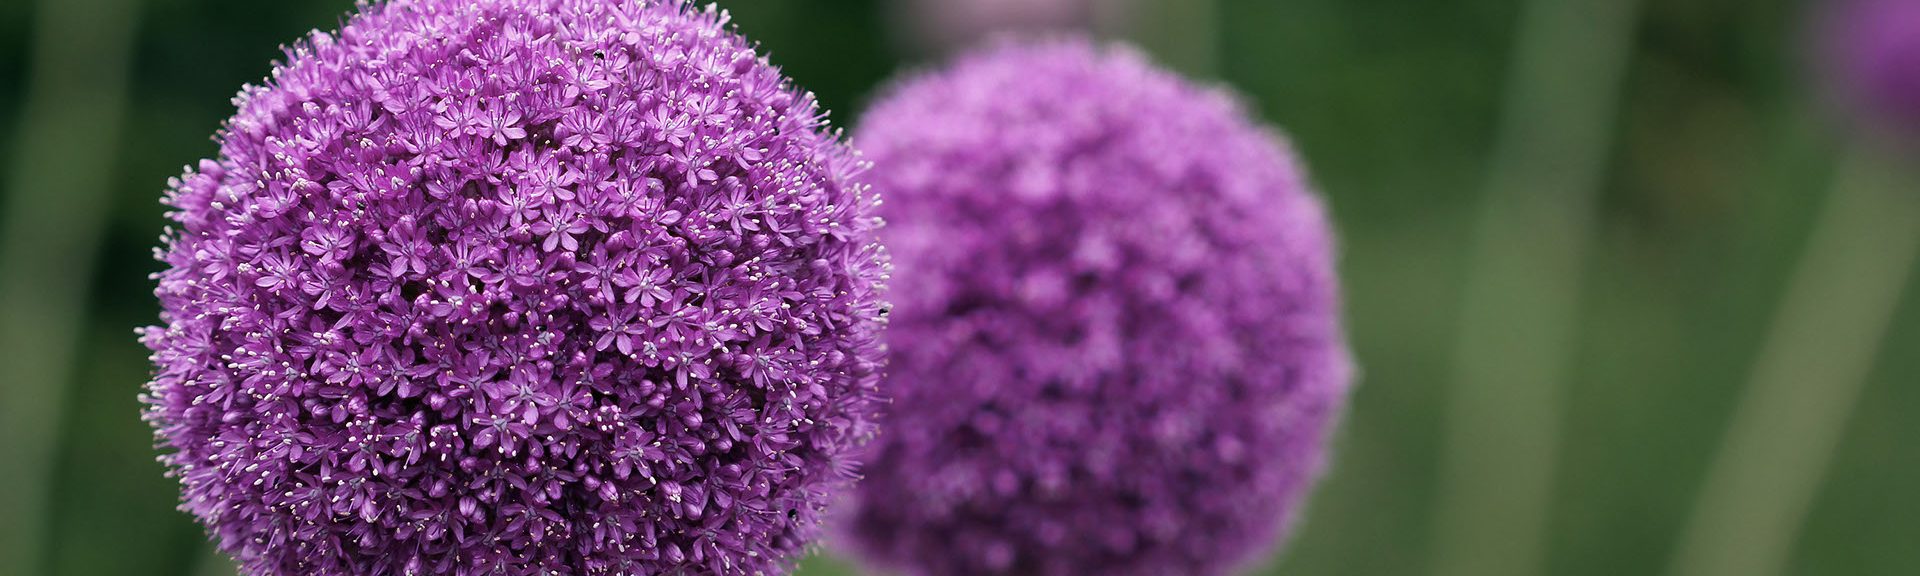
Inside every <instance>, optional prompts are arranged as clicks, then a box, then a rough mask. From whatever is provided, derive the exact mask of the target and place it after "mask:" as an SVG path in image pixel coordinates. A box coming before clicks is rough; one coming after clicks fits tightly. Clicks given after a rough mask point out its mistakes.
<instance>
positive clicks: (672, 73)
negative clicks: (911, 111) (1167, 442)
mask: <svg viewBox="0 0 1920 576" xmlns="http://www.w3.org/2000/svg"><path fill="white" fill-rule="evenodd" d="M236 104H237V105H238V106H239V111H238V114H237V115H236V116H234V117H233V119H232V120H230V121H229V122H228V123H227V125H226V127H225V129H224V130H223V131H222V132H221V133H220V135H219V138H218V141H219V144H220V151H219V155H218V156H217V157H216V158H214V159H210V160H205V161H202V162H201V163H200V164H199V165H198V167H197V168H192V169H190V170H189V171H188V173H187V174H185V175H184V176H183V177H181V178H180V179H178V180H176V181H173V182H172V183H171V187H172V188H171V190H170V192H169V193H168V195H167V197H166V203H167V204H168V205H170V206H171V207H172V208H173V210H172V211H170V212H169V218H171V219H172V220H173V221H174V222H175V223H176V225H177V226H176V227H174V228H171V229H169V230H168V232H167V233H166V234H165V236H164V237H163V239H162V240H163V242H164V245H163V246H162V247H161V248H160V249H159V250H158V256H159V258H160V259H161V260H162V261H163V262H164V263H165V264H166V265H167V268H166V269H165V271H163V272H160V273H159V274H157V280H158V282H159V288H158V290H157V291H156V293H157V295H158V296H159V299H160V303H161V305H162V309H163V312H162V314H161V325H160V326H156V327H152V328H147V329H145V330H143V331H142V340H143V342H144V343H145V344H146V345H147V346H148V347H150V348H151V349H152V351H153V361H154V364H155V366H156V371H155V374H154V377H153V380H152V382H151V383H150V384H149V386H148V390H147V393H146V394H145V395H144V396H143V401H144V402H145V403H146V404H147V413H146V417H147V419H148V421H150V422H151V423H152V424H153V425H154V427H155V428H156V430H157V436H158V439H159V443H160V444H161V446H162V448H163V449H165V450H166V451H167V453H166V454H165V455H164V456H162V458H161V460H162V461H163V462H164V463H166V464H167V465H168V466H169V468H170V470H171V472H172V474H174V475H176V476H177V477H178V479H179V481H180V483H181V485H182V487H183V491H184V503H183V504H182V506H181V508H182V509H183V510H185V511H187V512H190V513H192V514H193V515H194V516H196V517H197V518H198V519H199V520H200V521H202V522H203V523H205V524H206V526H207V527H208V529H209V531H210V532H211V534H212V535H213V536H214V537H215V538H216V540H217V542H218V544H219V546H220V548H221V549H223V550H225V551H226V552H228V553H230V554H232V555H234V556H235V558H237V559H238V560H239V562H240V563H241V565H242V567H243V569H244V571H245V572H247V573H249V574H260V575H265V574H300V575H349V574H354V575H357V574H369V575H373V574H377V575H400V574H543V575H544V574H567V575H585V574H620V575H649V574H696V573H697V574H763V573H780V572H783V571H785V570H786V569H787V568H788V567H789V565H790V563H791V562H792V558H793V557H794V555H795V554H796V552H797V551H799V550H801V549H802V548H803V546H805V544H806V543H807V542H808V541H809V540H810V539H811V538H812V537H813V536H814V535H815V533H816V532H817V531H818V518H819V516H820V513H821V510H822V508H823V506H824V505H825V503H826V502H827V501H828V499H829V498H831V496H832V494H833V492H834V490H835V488H836V487H837V486H840V485H842V484H843V483H844V481H845V480H846V479H848V478H850V476H851V472H850V470H849V467H850V464H849V462H848V458H849V457H850V456H851V455H852V453H853V451H854V450H855V449H856V448H857V447H858V445H859V444H860V443H861V442H862V441H863V440H864V439H865V438H868V437H870V436H871V435H872V434H873V428H872V424H871V421H872V411H873V410H874V409H875V407H876V403H875V402H874V401H873V399H874V397H875V394H876V385H877V380H878V367H879V366H878V363H879V362H880V354H881V352H882V343H881V342H880V341H879V330H880V328H881V327H882V325H883V324H884V316H885V310H884V305H883V304H881V303H880V301H879V295H878V294H877V291H878V290H879V287H880V283H881V282H882V281H883V279H884V278H885V276H886V275H887V271H888V266H889V265H888V264H887V261H886V256H885V254H884V252H883V251H882V249H881V248H880V247H879V245H878V243H877V242H876V241H875V239H874V231H875V229H876V227H877V226H878V220H877V219H876V218H874V217H873V216H872V215H871V212H872V211H873V210H874V207H875V204H876V202H875V201H874V199H873V198H872V197H871V196H870V195H869V194H868V192H867V188H866V186H865V185H864V184H861V183H859V182H858V180H857V177H858V175H859V173H860V172H861V171H863V170H864V169H865V163H864V162H863V161H862V160H860V159H859V158H858V156H857V155H856V154H855V153H854V152H853V151H852V150H851V148H849V147H847V146H846V145H844V144H843V143H841V142H840V141H839V139H838V137H837V135H836V134H835V133H833V132H831V131H829V130H827V128H826V125H825V120H824V116H825V115H824V113H823V112H821V111H820V110H819V109H818V108H817V106H816V104H815V102H814V100H813V99H812V97H811V96H810V95H807V94H804V93H802V92H800V91H798V90H796V89H794V88H793V87H791V85H790V84H789V83H788V82H787V81H785V80H784V79H783V76H782V75H781V74H780V73H779V71H778V70H777V69H775V68H774V67H772V66H771V65H769V64H768V63H767V62H766V61H765V60H764V59H762V58H760V57H759V56H757V55H756V54H755V53H754V50H753V47H752V46H751V45H749V44H748V43H747V42H746V41H745V40H743V39H742V38H740V37H739V36H737V35H736V34H734V33H733V32H732V31H731V30H730V29H729V27H728V24H727V16H726V15H725V14H724V13H722V12H719V11H717V10H715V9H713V8H712V7H707V8H704V9H702V8H699V7H694V6H688V5H685V4H682V3H680V2H674V1H642V0H631V1H620V2H609V1H603V0H458V1H452V0H448V1H440V0H393V1H391V2H377V3H372V4H362V5H361V8H360V10H359V12H358V14H356V15H354V16H352V17H351V19H350V20H349V21H348V22H347V23H346V24H345V26H344V27H343V28H342V29H341V30H340V32H339V33H338V35H326V34H321V33H318V32H316V33H314V34H313V35H312V36H311V37H310V38H308V39H307V40H306V41H305V42H303V43H301V44H300V45H299V46H297V47H295V48H293V49H291V50H290V52H289V58H288V60H287V61H286V62H285V63H284V64H282V65H279V66H277V67H276V69H275V70H274V72H273V75H272V78H271V79H270V80H269V81H268V82H267V85H266V86H264V87H249V88H246V89H245V90H244V91H242V93H241V94H240V95H239V96H238V97H237V98H236Z"/></svg>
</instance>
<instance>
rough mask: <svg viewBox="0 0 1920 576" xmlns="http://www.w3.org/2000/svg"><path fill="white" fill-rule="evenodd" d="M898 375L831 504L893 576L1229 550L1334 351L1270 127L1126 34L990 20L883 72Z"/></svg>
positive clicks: (1337, 349)
mask: <svg viewBox="0 0 1920 576" xmlns="http://www.w3.org/2000/svg"><path fill="white" fill-rule="evenodd" d="M854 141H855V142H857V143H859V144H860V145H861V147H862V148H863V150H866V151H867V152H868V153H869V154H870V157H871V158H872V159H873V161H874V162H875V171H874V172H873V173H872V174H871V178H872V181H873V182H874V184H875V185H876V186H879V187H881V188H882V189H884V190H886V191H887V193H888V199H889V202H888V203H887V205H886V207H885V208H884V209H883V213H884V215H885V216H886V217H887V218H888V219H889V221H890V222H889V228H888V229H887V232H886V234H885V236H886V238H887V241H888V245H889V247H890V249H892V250H893V251H894V254H896V256H897V260H896V261H897V263H898V267H899V268H898V274H897V275H896V276H895V278H896V282H895V283H894V290H893V291H892V292H891V293H892V294H894V296H895V302H896V304H897V307H896V308H895V309H894V312H893V321H892V328H890V331H889V336H888V338H889V342H890V348H891V349H892V350H893V354H894V356H893V360H892V361H891V363H890V369H889V370H890V374H889V376H888V377H889V379H890V380H889V382H890V384H889V386H890V388H889V389H888V390H889V394H890V395H892V396H894V397H895V402H894V403H893V404H892V405H891V407H890V408H889V410H888V414H887V416H886V427H885V433H884V434H882V435H881V438H880V440H878V441H877V442H876V443H875V444H874V445H873V446H872V447H871V448H872V449H873V450H874V453H873V455H872V458H871V459H870V460H869V465H868V466H866V467H865V468H864V473H865V478H864V479H863V480H862V481H861V482H860V484H859V485H858V486H857V487H856V489H855V493H856V494H857V498H856V502H855V505H854V507H853V508H852V509H851V510H849V514H848V515H849V517H848V518H846V520H847V525H846V526H844V529H845V532H846V533H847V536H848V537H849V539H850V545H851V548H853V549H854V551H855V552H857V553H860V554H861V555H863V556H864V557H865V558H866V559H867V560H868V561H870V562H871V563H872V564H875V565H878V566H880V567H884V568H888V569H894V570H899V571H901V572H904V573H907V574H915V575H935V576H958V575H972V574H1037V575H1079V574H1103V575H1116V574H1117V575H1127V574H1138V575H1164V574H1190V575H1202V576H1205V575H1214V574H1221V573H1224V572H1226V571H1228V570H1231V569H1233V568H1235V567H1238V566H1241V565H1243V564H1245V563H1246V562H1248V561H1250V560H1253V559H1256V558H1257V556H1258V555H1259V554H1261V553H1262V552H1264V551H1266V550H1268V549H1269V548H1270V547H1271V546H1273V545H1274V543H1275V542H1276V541H1277V540H1278V539H1279V537H1280V535H1281V533H1282V532H1284V531H1285V527H1286V526H1287V525H1288V523H1290V522H1291V521H1292V520H1293V519H1294V518H1295V517H1296V513H1297V510H1298V508H1299V505H1300V502H1301V500H1302V498H1303V496H1304V494H1305V493H1306V491H1307V489H1308V487H1309V486H1310V484H1312V482H1313V480H1314V479H1315V478H1316V476H1317V475H1318V473H1319V471H1320V470H1321V467H1322V463H1323V461H1324V458H1325V455H1324V442H1325V437H1326V435H1327V433H1328V428H1329V426H1330V423H1331V422H1332V420H1333V419H1334V418H1335V417H1336V416H1337V415H1338V413H1339V412H1340V411H1341V410H1342V406H1343V405H1344V401H1345V397H1346V391H1347V387H1348V381H1349V372H1350V369H1349V364H1348V355H1347V351H1346V347H1345V344H1344V337H1343V336H1342V333H1341V328H1340V323H1339V319H1338V315H1339V311H1338V295H1337V285H1336V284H1337V283H1336V278H1335V276H1334V266H1333V258H1332V252H1333V247H1332V239H1331V233H1330V231H1329V229H1328V224H1327V222H1326V219H1325V214H1324V210H1323V209H1322V207H1321V204H1320V202H1319V200H1318V199H1317V198H1316V197H1315V196H1314V195H1313V194H1312V193H1311V192H1310V191H1309V190H1308V189H1307V187H1306V186H1307V185H1306V183H1305V182H1304V181H1303V177H1302V175H1301V174H1300V172H1299V171H1298V168H1297V166H1296V164H1295V163H1294V159H1293V157H1292V155H1291V153H1290V151H1289V150H1287V149H1286V148H1285V147H1284V145H1283V144H1282V143H1281V141H1280V139H1279V138H1278V137H1276V136H1275V135H1274V134H1272V133H1270V132H1268V131H1266V130H1263V129H1261V128H1259V127H1257V126H1255V125H1253V124H1252V123H1250V121H1249V120H1248V118H1247V117H1246V114H1245V113H1244V112H1243V111H1242V110H1241V108H1240V107H1239V106H1238V105H1237V104H1236V103H1235V102H1234V100H1233V98H1232V97H1231V96H1230V95H1228V94H1226V93H1224V92H1221V91H1217V90H1207V89H1201V88H1197V87H1194V86H1192V85H1190V84H1188V83H1187V82H1185V81H1183V80H1181V79H1179V78H1177V77H1175V76H1173V75H1171V74H1169V73H1166V72H1163V71H1160V70H1158V69H1156V68H1154V67H1153V66H1152V65H1151V64H1150V63H1148V62H1147V61H1145V59H1144V58H1143V57H1142V56H1141V55H1139V54H1137V53H1136V52H1134V51H1132V50H1129V49H1124V48H1100V47H1096V46H1093V45H1090V44H1087V43H1083V42H1076V41H1061V42H1052V43H1041V44H1026V45H1021V44H1005V45H998V46H996V47H992V48H990V49H987V50H985V51H983V52H979V53H975V54H972V55H970V56H966V57H963V58H961V59H960V60H959V61H958V62H957V63H956V64H954V65H953V66H952V67H950V68H948V69H946V70H944V71H940V72H936V73H933V74H929V75H924V76H920V77H917V78H913V79H911V80H909V81H907V82H905V83H904V84H902V85H900V86H897V87H896V88H895V89H894V90H893V91H892V92H891V93H889V94H887V95H885V96H884V97H883V98H882V99H881V100H879V102H878V104H876V106H875V107H874V109H873V110H872V111H871V112H870V113H869V114H868V115H867V116H866V118H865V119H864V120H863V121H862V124H861V127H860V129H859V130H858V131H857V135H856V137H855V139H854Z"/></svg>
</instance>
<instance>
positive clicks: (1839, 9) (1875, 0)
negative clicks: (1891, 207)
mask: <svg viewBox="0 0 1920 576" xmlns="http://www.w3.org/2000/svg"><path fill="white" fill-rule="evenodd" d="M1830 2H1831V6H1830V8H1831V9H1832V10H1833V12H1832V13H1831V14H1829V15H1828V16H1827V20H1826V30H1825V34H1826V38H1825V42H1826V44H1827V49H1828V52H1829V55H1830V64H1829V65H1830V66H1831V67H1832V72H1833V73H1834V75H1835V78H1834V80H1836V81H1837V83H1838V92H1839V93H1840V96H1841V97H1842V98H1844V99H1845V102H1846V103H1847V105H1848V106H1849V107H1851V108H1853V109H1854V110H1853V111H1855V112H1857V113H1858V114H1859V116H1860V117H1861V120H1862V121H1863V122H1865V123H1868V124H1871V125H1873V126H1875V127H1876V128H1877V129H1880V130H1882V131H1885V132H1889V133H1892V134H1895V135H1898V136H1899V137H1903V138H1905V139H1907V140H1908V141H1910V142H1916V143H1920V0H1830Z"/></svg>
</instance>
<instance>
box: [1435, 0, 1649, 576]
mask: <svg viewBox="0 0 1920 576" xmlns="http://www.w3.org/2000/svg"><path fill="white" fill-rule="evenodd" d="M1637 4H1638V3H1637V2H1635V1H1633V0H1534V1H1532V2H1528V3H1527V4H1526V5H1525V6H1524V7H1523V10H1524V13H1523V16H1522V19H1521V21H1520V30H1519V38H1518V40H1517V45H1516V46H1515V49H1514V54H1515V56H1514V58H1515V60H1514V63H1513V69H1512V71H1511V72H1510V74H1511V76H1510V77H1509V85H1508V87H1507V90H1508V93H1507V96H1506V109H1505V112H1504V116H1503V118H1502V119H1501V125H1500V130H1501V131H1500V133H1499V138H1498V140H1497V142H1496V148H1495V150H1494V154H1493V158H1492V163H1491V166H1490V168H1489V174H1488V183H1487V190H1486V197H1485V199H1484V201H1483V202H1484V205H1483V210H1484V211H1483V212H1482V213H1481V214H1480V216H1479V218H1480V219H1479V224H1478V228H1477V230H1476V234H1475V238H1474V245H1473V250H1474V253H1473V254H1472V256H1471V258H1472V263H1471V264H1470V265H1471V266H1472V267H1473V270H1472V274H1471V275H1470V276H1469V281H1468V284H1467V286H1466V288H1465V291H1466V292H1465V295H1464V309H1463V311H1462V319H1461V322H1462V326H1461V334H1460V338H1459V341H1458V346H1459V348H1458V349H1457V350H1456V355H1457V356H1456V358H1455V366H1454V373H1453V380H1452V382H1451V386H1452V388H1451V397H1450V398H1449V401H1448V406H1447V408H1446V409H1447V412H1446V421H1445V436H1444V438H1443V441H1444V442H1445V444H1444V452H1443V453H1442V458H1443V462H1442V464H1441V470H1440V474H1441V477H1440V482H1441V484H1440V495H1439V504H1438V509H1437V511H1436V514H1437V516H1436V518H1435V532H1434V540H1433V541H1434V543H1435V544H1434V545H1435V547H1436V551H1435V558H1434V566H1435V570H1434V573H1435V574H1437V575H1439V576H1528V575H1533V574H1540V573H1543V572H1544V571H1545V547H1546V544H1545V541H1544V538H1543V535H1544V534H1545V533H1546V526H1547V522H1548V518H1549V514H1548V512H1549V509H1550V505H1551V502H1552V485H1553V477H1554V464H1555V461H1556V459H1557V458H1558V450H1559V438H1560V419H1561V418H1560V412H1561V408H1562V406H1561V403H1562V397H1563V395H1564V389H1565V387H1566V380H1567V378H1568V374H1567V373H1568V364H1569V360H1570V358H1571V357H1572V355H1573V352H1572V351H1573V339H1574V335H1575V333H1576V331H1575V326H1576V324H1577V323H1578V322H1577V318H1576V316H1577V310H1578V302H1579V297H1580V292H1581V284H1582V274H1583V271H1584V269H1585V257H1586V252H1587V249H1588V245H1589V242H1590V236H1591V235H1592V232H1591V229H1592V228H1593V215H1592V204H1593V201H1594V200H1593V198H1594V197H1595V196H1596V195H1597V194H1598V193H1599V190H1600V187H1601V185H1602V183H1603V181H1604V177H1605V166H1606V162H1607V157H1608V151H1609V148H1610V139H1611V136H1612V133H1611V130H1612V126H1613V119H1614V117H1615V114H1616V109H1617V108H1618V100H1619V92H1620V85H1621V78H1622V76H1623V74H1624V71H1625V68H1626V65H1627V61H1628V59H1629V53H1630V50H1631V48H1632V45H1633V31H1634V22H1635V13H1636V9H1637Z"/></svg>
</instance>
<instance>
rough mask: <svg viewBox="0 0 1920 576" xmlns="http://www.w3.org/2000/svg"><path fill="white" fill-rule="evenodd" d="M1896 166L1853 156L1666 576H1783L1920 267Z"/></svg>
mask: <svg viewBox="0 0 1920 576" xmlns="http://www.w3.org/2000/svg"><path fill="white" fill-rule="evenodd" d="M1893 166H1894V163H1893V162H1891V161H1883V159H1880V158H1877V157H1875V156H1873V155H1872V154H1871V153H1859V154H1855V155H1854V156H1853V157H1852V158H1850V159H1848V160H1847V161H1846V163H1845V165H1844V166H1843V167H1842V168H1841V170H1840V174H1839V176H1838V179H1837V181H1836V183H1835V188H1834V190H1833V192H1832V197H1831V198H1830V199H1829V200H1828V203H1829V204H1828V206H1827V208H1826V209H1825V211H1824V214H1823V215H1822V216H1821V217H1820V220H1819V221H1818V222H1817V223H1815V225H1814V232H1813V236H1812V238H1811V239H1810V240H1809V243H1808V245H1807V253H1806V254H1805V255H1804V256H1802V257H1801V261H1800V264H1799V266H1798V269H1797V270H1796V271H1795V272H1794V277H1793V280H1792V284H1791V285H1789V287H1788V291H1787V295H1786V300H1785V301H1784V302H1782V303H1781V307H1780V310H1779V312H1778V314H1779V315H1778V316H1777V317H1776V318H1775V319H1774V324H1773V328H1772V331H1771V332H1770V333H1769V334H1768V335H1767V340H1766V343H1765V344H1764V348H1763V349H1762V350H1761V354H1760V357H1759V358H1758V360H1757V362H1756V364H1755V365H1754V369H1753V374H1752V381H1751V382H1750V383H1749V384H1748V388H1747V391H1746V395H1745V396H1744V397H1743V398H1741V399H1740V403H1739V405H1738V406H1737V407H1736V408H1735V409H1734V413H1733V420H1732V423H1731V427H1730V428H1729V429H1728V430H1727V436H1726V439H1725V444H1724V445H1723V446H1722V447H1721V449H1720V453H1719V455H1718V456H1717V457H1716V458H1715V459H1714V461H1713V464H1712V467H1711V468H1710V469H1709V470H1708V472H1707V479H1706V484H1705V485H1704V486H1703V487H1702V489H1701V492H1700V496H1699V499H1698V500H1697V501H1696V503H1695V508H1694V510H1693V517H1692V519H1691V522H1690V523H1689V524H1688V527H1687V532H1686V534H1685V536H1684V537H1683V538H1684V539H1683V540H1682V541H1681V548H1680V551H1679V554H1678V555H1677V556H1676V557H1675V560H1674V564H1673V570H1672V574H1674V575H1675V576H1775V575H1778V574H1781V573H1782V572H1784V571H1785V568H1786V565H1787V561H1788V560H1789V559H1790V557H1791V552H1792V550H1793V544H1794V540H1795V537H1796V535H1797V533H1798V531H1799V528H1800V525H1801V523H1802V521H1803V520H1804V519H1805V518H1806V516H1807V510H1808V509H1809V508H1810V507H1811V505H1812V503H1813V498H1814V495H1815V494H1816V493H1817V492H1818V490H1819V487H1820V482H1821V480H1822V477H1823V476H1824V475H1825V473H1826V470H1827V466H1828V463H1829V462H1830V461H1831V460H1832V458H1833V452H1834V447H1835V446H1836V445H1837V444H1838V443H1839V441H1840V438H1841V434H1842V432H1843V431H1844V430H1845V427H1846V422H1847V418H1848V416H1849V414H1850V413H1851V412H1852V411H1853V407H1854V404H1855V403H1856V401H1857V400H1858V399H1859V396H1860V391H1861V388H1863V387H1864V386H1865V385H1866V382H1867V379H1868V376H1869V374H1870V372H1871V371H1872V369H1873V362H1874V357H1875V355H1876V354H1877V353H1878V350H1879V348H1880V344H1881V340H1882V339H1883V338H1884V336H1885V334H1886V330H1887V323H1888V322H1889V321H1890V320H1891V319H1892V317H1893V314H1894V311H1895V309H1896V308H1897V307H1898V306H1899V304H1900V296H1901V293H1902V292H1903V291H1904V290H1905V287H1906V285H1907V282H1908V280H1909V277H1910V276H1911V273H1912V268H1913V261H1914V258H1915V257H1916V256H1920V196H1916V195H1915V189H1914V186H1912V185H1911V183H1909V182H1906V181H1903V180H1901V179H1900V174H1898V172H1897V171H1896V170H1895V169H1893ZM1902 184H1906V185H1902Z"/></svg>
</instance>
